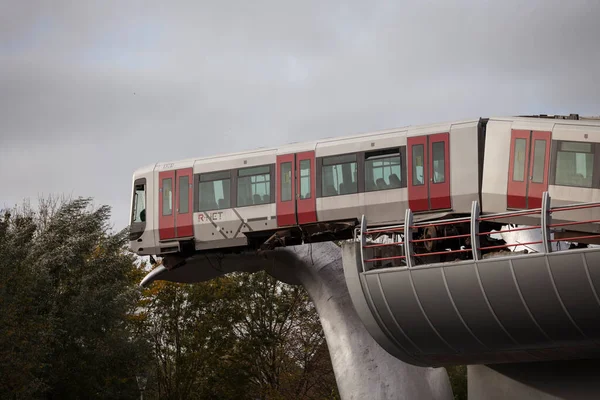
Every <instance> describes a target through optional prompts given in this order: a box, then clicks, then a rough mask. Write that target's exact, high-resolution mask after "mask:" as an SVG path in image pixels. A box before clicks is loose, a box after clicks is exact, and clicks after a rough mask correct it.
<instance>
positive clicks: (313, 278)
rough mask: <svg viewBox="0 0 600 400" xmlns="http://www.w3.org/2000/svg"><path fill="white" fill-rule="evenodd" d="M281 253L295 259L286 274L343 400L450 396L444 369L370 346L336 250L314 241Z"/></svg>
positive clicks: (276, 273) (330, 245)
mask: <svg viewBox="0 0 600 400" xmlns="http://www.w3.org/2000/svg"><path fill="white" fill-rule="evenodd" d="M284 251H288V252H293V253H294V254H295V256H296V257H297V260H298V262H297V264H296V265H294V267H293V268H292V269H289V268H286V269H285V271H288V272H289V273H292V274H293V275H295V277H297V278H298V279H299V280H300V282H301V283H302V285H303V286H304V288H305V289H306V291H307V292H308V294H309V296H310V297H311V299H312V300H313V303H314V304H315V307H316V308H317V311H318V312H319V318H320V320H321V325H322V326H323V330H324V332H325V337H326V339H327V346H328V347H329V353H330V354H331V361H332V363H333V369H334V372H335V377H336V381H337V384H338V389H339V392H340V395H341V397H342V399H344V400H346V399H357V400H358V399H373V400H375V399H382V400H383V399H448V400H450V399H452V398H453V396H452V389H451V387H450V381H449V379H448V374H447V372H446V370H445V369H444V368H421V367H415V366H413V365H410V364H406V363H404V362H402V361H400V360H398V359H397V358H395V357H393V356H391V355H390V354H389V353H387V352H386V351H385V350H384V349H383V348H381V347H380V346H379V345H378V344H377V342H375V340H374V339H373V337H372V336H371V335H370V334H369V332H368V331H367V330H366V328H365V327H364V325H363V324H362V322H361V321H360V318H359V317H358V314H357V313H356V311H355V310H354V306H353V305H352V301H351V299H350V294H349V293H348V288H347V286H346V282H345V280H344V270H343V266H342V259H341V255H340V253H341V252H340V248H339V247H338V246H336V245H335V244H333V243H317V244H313V245H306V246H298V247H295V248H288V249H286V250H284ZM268 271H269V272H270V271H271V270H270V269H268ZM273 272H275V271H273ZM282 272H283V271H282V270H281V269H280V270H279V271H277V272H275V273H274V274H273V275H274V276H276V275H278V274H281V273H282ZM276 277H277V276H276ZM281 278H283V279H284V280H285V277H284V276H282V277H281Z"/></svg>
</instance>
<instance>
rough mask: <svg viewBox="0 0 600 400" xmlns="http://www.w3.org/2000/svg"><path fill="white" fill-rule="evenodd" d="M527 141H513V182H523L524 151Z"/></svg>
mask: <svg viewBox="0 0 600 400" xmlns="http://www.w3.org/2000/svg"><path fill="white" fill-rule="evenodd" d="M526 147H527V141H526V140H525V139H516V140H515V151H514V162H513V181H516V182H523V181H524V180H525V152H526V151H525V150H526Z"/></svg>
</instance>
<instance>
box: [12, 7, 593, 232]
mask: <svg viewBox="0 0 600 400" xmlns="http://www.w3.org/2000/svg"><path fill="white" fill-rule="evenodd" d="M599 21H600V1H598V0H590V1H583V0H581V1H580V0H569V1H558V0H536V1H533V0H532V1H513V0H498V1H481V0H473V1H457V2H451V1H424V0H420V1H401V0H392V1H362V2H358V1H347V0H346V1H326V0H319V1H308V0H303V1H295V2H286V1H281V0H272V1H241V0H238V1H224V0H221V1H210V2H209V1H198V0H196V1H189V2H184V1H168V2H167V1H149V0H144V1H135V0H129V1H78V2H66V1H65V2H62V1H26V0H10V1H6V0H0V182H1V186H0V187H1V189H0V208H2V207H3V206H8V207H9V206H13V205H15V204H18V203H21V202H22V200H23V199H25V198H30V199H32V201H34V202H35V199H37V198H38V196H40V195H42V196H47V195H49V194H59V195H60V194H66V195H71V196H73V197H77V196H91V197H93V198H95V202H96V203H97V204H108V205H110V206H111V207H112V208H113V219H112V220H113V222H114V224H115V229H121V228H123V227H125V226H126V225H127V223H128V214H129V211H128V208H129V201H130V196H131V189H130V185H131V176H132V173H133V171H134V170H135V169H136V168H138V167H140V166H144V165H147V164H152V163H155V162H157V161H167V160H174V159H180V158H187V157H196V156H206V155H211V154H216V153H224V152H230V151H240V150H244V149H253V148H256V147H262V146H271V145H278V144H285V143H289V142H294V141H303V140H311V139H316V138H323V137H329V136H339V135H346V134H353V133H360V132H366V131H371V130H378V129H386V128H394V127H398V126H405V125H412V124H422V123H432V122H440V121H448V120H460V119H464V118H477V117H480V116H492V115H495V116H508V115H520V114H528V113H536V114H539V113H547V114H552V113H561V114H568V113H579V114H581V115H598V114H600V76H599V71H600V45H599V42H598V40H599V39H600V22H599Z"/></svg>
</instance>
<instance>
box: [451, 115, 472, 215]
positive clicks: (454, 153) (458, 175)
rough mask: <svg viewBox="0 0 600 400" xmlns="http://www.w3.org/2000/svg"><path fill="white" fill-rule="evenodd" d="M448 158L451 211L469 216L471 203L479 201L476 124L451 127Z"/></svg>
mask: <svg viewBox="0 0 600 400" xmlns="http://www.w3.org/2000/svg"><path fill="white" fill-rule="evenodd" d="M449 156H450V193H451V197H452V211H453V212H454V213H460V214H469V213H470V212H471V204H472V203H473V201H475V200H479V168H478V165H479V164H478V163H479V160H478V123H477V122H469V123H465V124H456V125H452V127H451V129H450V154H449Z"/></svg>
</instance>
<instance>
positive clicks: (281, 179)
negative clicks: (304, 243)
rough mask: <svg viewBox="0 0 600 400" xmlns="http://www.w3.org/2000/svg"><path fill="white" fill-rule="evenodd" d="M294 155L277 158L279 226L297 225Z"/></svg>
mask: <svg viewBox="0 0 600 400" xmlns="http://www.w3.org/2000/svg"><path fill="white" fill-rule="evenodd" d="M295 164H296V163H295V157H294V154H285V155H281V156H277V168H276V170H277V174H276V178H275V179H277V184H276V185H275V187H276V188H277V193H276V196H275V198H276V199H277V226H290V225H296V201H295V199H296V190H295V189H296V185H294V175H295V169H296V168H295Z"/></svg>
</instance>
